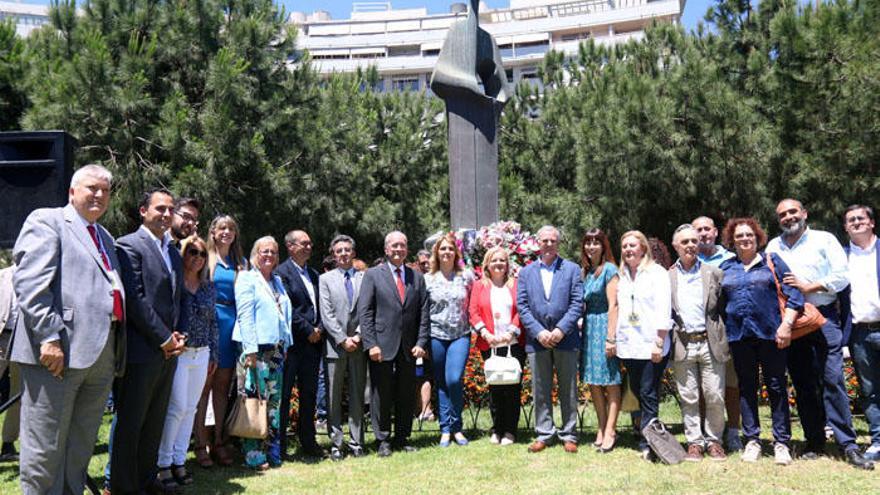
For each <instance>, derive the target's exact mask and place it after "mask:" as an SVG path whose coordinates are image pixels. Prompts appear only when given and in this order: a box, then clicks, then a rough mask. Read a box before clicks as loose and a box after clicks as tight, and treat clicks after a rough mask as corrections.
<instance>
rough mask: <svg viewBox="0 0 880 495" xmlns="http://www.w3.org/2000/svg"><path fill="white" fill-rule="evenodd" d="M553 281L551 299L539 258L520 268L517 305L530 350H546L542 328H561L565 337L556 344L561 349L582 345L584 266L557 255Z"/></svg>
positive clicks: (571, 348) (527, 349)
mask: <svg viewBox="0 0 880 495" xmlns="http://www.w3.org/2000/svg"><path fill="white" fill-rule="evenodd" d="M555 265H556V266H555V273H554V274H553V283H552V284H551V286H550V299H547V297H546V296H545V295H544V284H543V282H542V281H541V268H540V263H539V262H537V261H536V262H534V263H531V264H529V265H528V266H526V267H525V268H523V269H522V270H520V272H519V283H518V285H517V289H516V306H517V309H518V310H519V318H520V321H521V322H522V324H523V328H524V329H525V330H526V352H535V351H543V350H546V348H545V347H544V346H543V345H541V344H540V343H539V342H538V341H537V338H538V334H539V333H540V332H541V331H542V330H549V331H552V330H553V329H554V328H559V329H560V330H562V333H564V334H565V337H563V339H562V340H561V341H560V342H559V343H558V344H557V345H556V348H557V349H560V350H568V351H571V350H576V349H580V341H581V338H580V331H579V330H578V325H577V322H578V319H579V318H580V317H581V313H582V312H583V310H582V308H583V301H582V299H583V293H584V287H583V283H582V282H581V270H580V268H578V266H577V265H576V264H574V263H572V262H571V261H568V260H565V259H562V257H559V256H557V257H556V261H555Z"/></svg>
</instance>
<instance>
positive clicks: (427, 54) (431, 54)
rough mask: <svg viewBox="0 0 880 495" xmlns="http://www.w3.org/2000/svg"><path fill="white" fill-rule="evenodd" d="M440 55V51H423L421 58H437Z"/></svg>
mask: <svg viewBox="0 0 880 495" xmlns="http://www.w3.org/2000/svg"><path fill="white" fill-rule="evenodd" d="M439 55H440V49H439V48H438V49H436V50H425V51H423V52H422V56H423V57H437V56H439Z"/></svg>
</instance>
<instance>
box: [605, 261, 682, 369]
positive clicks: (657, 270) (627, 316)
mask: <svg viewBox="0 0 880 495" xmlns="http://www.w3.org/2000/svg"><path fill="white" fill-rule="evenodd" d="M618 275H619V276H620V280H619V281H618V283H617V308H618V312H617V335H616V338H617V357H619V358H621V359H651V351H653V350H654V342H656V340H657V331H658V330H669V329H670V328H672V289H671V285H670V283H669V274H668V273H667V272H666V270H664V269H663V267H662V266H660V265H658V264H657V263H651V264H649V265H647V266H645V267H639V269H638V270H637V271H636V276H635V279H633V278H631V277H630V275H629V269H628V268H623V269H621V270H620V271H619V272H618ZM667 352H669V333H668V332H667V334H666V338H665V339H664V341H663V354H664V355H665V354H666V353H667Z"/></svg>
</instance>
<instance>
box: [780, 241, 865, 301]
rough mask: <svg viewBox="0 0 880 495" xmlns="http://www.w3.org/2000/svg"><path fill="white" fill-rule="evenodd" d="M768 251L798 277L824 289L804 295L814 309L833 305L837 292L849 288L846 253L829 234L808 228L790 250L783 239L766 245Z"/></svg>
mask: <svg viewBox="0 0 880 495" xmlns="http://www.w3.org/2000/svg"><path fill="white" fill-rule="evenodd" d="M767 252H768V253H776V254H778V255H779V256H780V257H781V258H782V261H784V262H785V263H786V264H787V265H788V267H789V268H790V269H791V271H792V272H793V273H794V274H795V275H796V276H797V277H799V278H801V279H804V280H806V281H807V282H818V283H820V284H822V286H824V287H825V290H823V291H819V292H813V293H812V294H804V299H806V300H807V302H809V303H812V304H813V305H815V306H825V305H827V304H832V303H834V302H835V301H837V293H838V292H840V291H842V290H843V289H845V288H846V286H847V285H849V279H848V277H847V271H848V270H847V261H846V253H845V252H844V251H843V246H841V245H840V243H839V242H837V238H836V237H834V236H833V235H832V234H830V233H828V232H825V231H823V230H812V229H810V228H807V229H806V230H805V231H804V233H803V234H802V235H801V238H800V239H798V240H797V242H795V243H794V245H793V246H790V247H789V246H788V245H787V244H785V242H783V241H782V237H775V238H774V239H773V240H771V241H770V242H769V243H768V244H767Z"/></svg>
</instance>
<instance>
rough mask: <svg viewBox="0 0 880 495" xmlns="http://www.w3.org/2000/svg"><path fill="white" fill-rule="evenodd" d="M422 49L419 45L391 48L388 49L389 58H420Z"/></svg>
mask: <svg viewBox="0 0 880 495" xmlns="http://www.w3.org/2000/svg"><path fill="white" fill-rule="evenodd" d="M421 53H422V51H421V47H420V46H419V45H406V46H389V47H388V56H389V57H418V56H419V55H421Z"/></svg>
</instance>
